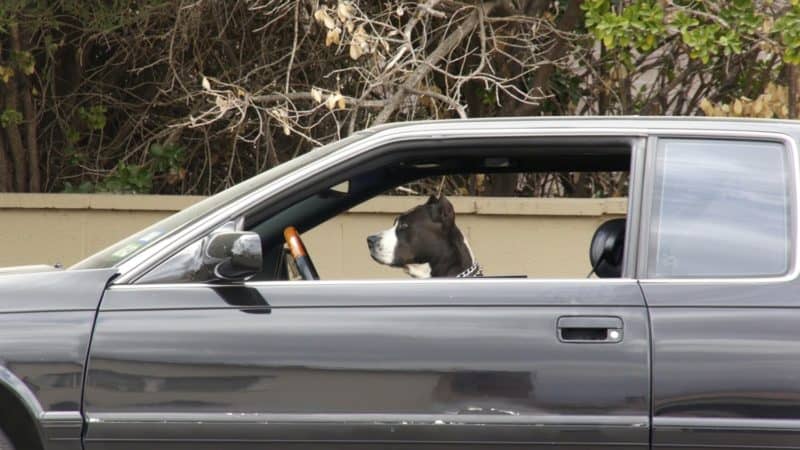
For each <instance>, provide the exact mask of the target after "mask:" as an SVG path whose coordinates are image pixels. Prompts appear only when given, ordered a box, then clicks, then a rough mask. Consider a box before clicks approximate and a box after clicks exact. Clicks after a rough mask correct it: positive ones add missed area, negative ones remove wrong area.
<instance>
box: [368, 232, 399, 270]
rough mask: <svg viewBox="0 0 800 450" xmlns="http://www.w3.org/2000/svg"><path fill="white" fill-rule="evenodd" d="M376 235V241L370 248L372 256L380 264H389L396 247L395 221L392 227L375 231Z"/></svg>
mask: <svg viewBox="0 0 800 450" xmlns="http://www.w3.org/2000/svg"><path fill="white" fill-rule="evenodd" d="M377 236H378V241H377V243H376V244H375V247H373V249H372V257H373V258H375V260H376V261H378V262H379V263H381V264H386V265H391V264H392V263H393V262H394V254H395V248H396V247H397V222H395V224H394V225H393V226H392V228H389V229H388V230H383V231H381V232H380V233H377Z"/></svg>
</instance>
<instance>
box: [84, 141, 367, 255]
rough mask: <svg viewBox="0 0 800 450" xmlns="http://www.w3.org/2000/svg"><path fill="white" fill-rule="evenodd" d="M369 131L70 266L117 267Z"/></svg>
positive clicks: (282, 166) (285, 165) (248, 182)
mask: <svg viewBox="0 0 800 450" xmlns="http://www.w3.org/2000/svg"><path fill="white" fill-rule="evenodd" d="M369 135H371V133H370V132H359V133H357V134H354V135H352V136H350V137H348V138H346V139H342V140H340V141H336V142H333V143H331V144H328V145H325V146H322V147H319V148H317V149H315V150H312V151H310V152H308V153H306V154H304V155H302V156H300V157H297V158H294V159H292V160H290V161H287V162H285V163H283V164H280V165H278V166H275V167H273V168H272V169H269V170H267V171H266V172H263V173H261V174H259V175H256V176H254V177H253V178H250V179H249V180H246V181H244V182H242V183H239V184H237V185H235V186H233V187H231V188H229V189H226V190H224V191H222V192H220V193H218V194H216V195H214V196H211V197H209V198H207V199H205V200H203V201H201V202H199V203H196V204H194V205H192V206H190V207H188V208H186V209H184V210H182V211H180V212H178V213H176V214H173V215H171V216H169V217H167V218H166V219H163V220H161V221H159V222H157V223H155V224H154V225H151V226H149V227H147V228H145V229H144V230H142V231H140V232H138V233H135V234H133V235H131V236H129V237H127V238H125V239H123V240H121V241H119V242H117V243H116V244H114V245H112V246H110V247H108V248H106V249H104V250H101V251H100V252H98V253H95V254H94V255H92V256H90V257H88V258H86V259H84V260H83V261H80V262H78V263H76V264H75V265H73V266H71V267H70V269H98V268H106V267H113V266H115V265H117V264H119V263H121V262H123V261H124V260H126V259H128V258H130V257H132V256H133V255H135V254H137V253H139V252H140V251H142V250H144V249H145V248H146V247H148V246H150V245H151V244H153V243H155V242H157V241H159V240H160V239H161V238H163V237H165V236H167V235H168V234H169V233H172V232H173V231H176V230H178V229H180V228H182V227H184V226H185V225H188V224H190V223H192V222H194V221H195V220H197V219H199V218H201V217H203V216H205V215H206V214H208V213H209V212H211V211H213V210H215V209H218V208H220V207H222V206H224V205H227V204H228V203H231V202H233V201H234V200H236V199H238V198H239V197H242V196H244V195H246V194H249V193H250V192H253V191H255V190H256V189H258V188H260V187H261V186H264V185H266V184H268V183H270V182H272V181H274V180H277V179H278V178H280V177H282V176H284V175H286V174H288V173H289V172H292V171H294V170H297V169H299V168H300V167H302V166H304V165H306V164H308V163H310V162H312V161H315V160H317V159H319V158H322V157H324V156H327V155H329V154H331V153H333V152H335V151H337V150H339V149H341V148H342V147H345V146H347V145H350V144H352V143H353V142H356V141H359V140H361V139H363V138H365V137H367V136H369Z"/></svg>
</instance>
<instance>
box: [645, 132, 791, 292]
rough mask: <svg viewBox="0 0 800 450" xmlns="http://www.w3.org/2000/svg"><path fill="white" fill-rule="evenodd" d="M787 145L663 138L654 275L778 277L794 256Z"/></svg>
mask: <svg viewBox="0 0 800 450" xmlns="http://www.w3.org/2000/svg"><path fill="white" fill-rule="evenodd" d="M789 167H790V165H789V162H788V155H787V152H786V150H785V149H784V147H783V145H781V144H778V143H771V142H754V141H730V140H698V139H663V140H660V143H659V145H658V148H657V172H656V179H655V189H654V197H653V216H652V222H651V230H650V233H651V246H650V248H649V256H648V259H649V262H648V272H649V276H651V277H655V278H671V277H755V276H775V275H781V274H784V273H786V272H787V271H788V269H789V261H790V259H789V258H790V253H791V252H790V237H789V236H790V229H791V223H790V217H791V216H790V210H789V205H790V189H789V187H790V178H789V170H788V168H789Z"/></svg>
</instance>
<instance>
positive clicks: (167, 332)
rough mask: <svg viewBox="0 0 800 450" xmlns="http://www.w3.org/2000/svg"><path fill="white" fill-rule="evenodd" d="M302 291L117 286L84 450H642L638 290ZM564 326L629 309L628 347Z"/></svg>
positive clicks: (645, 402) (555, 286)
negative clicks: (295, 448)
mask: <svg viewBox="0 0 800 450" xmlns="http://www.w3.org/2000/svg"><path fill="white" fill-rule="evenodd" d="M298 286H299V285H298ZM304 286H305V289H296V288H293V286H290V285H289V284H288V283H287V284H284V285H281V284H280V283H278V284H276V285H274V286H273V285H271V284H269V283H263V284H262V285H260V286H257V287H256V288H247V287H238V288H236V287H228V288H211V287H203V286H200V287H191V286H186V287H170V288H168V289H162V288H159V287H157V286H151V287H144V286H142V287H140V288H135V289H131V288H128V289H126V288H120V289H112V290H110V291H109V292H108V293H107V294H106V297H105V299H104V301H103V305H102V307H101V311H100V315H99V318H98V321H97V327H96V331H95V337H94V341H93V344H92V356H91V361H90V365H89V374H88V379H87V391H86V398H85V400H86V412H87V414H88V417H89V420H90V422H89V425H88V434H87V437H86V445H87V450H91V449H95V448H101V447H102V448H115V449H116V448H120V449H122V448H133V447H132V445H133V444H131V442H132V441H135V440H137V439H143V437H142V436H141V430H142V429H144V428H147V429H148V430H149V431H148V434H147V438H146V439H147V440H148V442H150V443H152V444H156V443H157V445H158V447H159V448H163V449H171V448H173V447H172V445H173V444H175V445H176V446H175V447H174V448H180V446H178V445H177V444H178V443H180V442H188V441H190V440H192V439H196V438H198V436H205V437H207V438H209V439H216V440H218V441H219V442H221V443H223V442H224V443H225V445H228V444H236V445H237V446H236V447H233V448H272V447H270V446H269V445H273V446H279V445H283V444H285V443H298V442H303V443H305V444H306V445H307V447H306V448H320V449H323V448H330V445H332V444H345V443H352V444H355V443H361V444H364V445H365V447H364V448H382V445H384V444H386V443H391V444H394V445H396V446H399V447H397V448H408V447H410V446H411V445H412V444H414V443H420V444H421V443H427V444H434V443H436V444H441V445H442V446H443V447H441V448H451V447H452V448H455V447H457V446H458V445H464V444H473V446H472V448H487V449H488V448H496V446H497V445H500V444H509V445H511V444H519V445H522V444H528V445H540V446H545V447H548V448H549V447H553V448H554V446H555V445H556V443H557V444H558V445H562V444H568V443H569V444H574V445H578V446H579V447H578V448H580V446H584V447H586V448H589V447H592V446H609V447H619V446H631V447H633V448H642V449H644V448H647V445H648V439H649V431H648V411H649V407H650V404H649V398H648V391H649V377H648V364H649V355H648V352H649V346H648V331H647V320H646V314H645V309H644V305H643V302H642V298H641V292H640V290H639V288H638V286H637V285H636V283H635V282H633V281H627V282H624V281H611V282H602V281H596V282H565V283H550V282H535V281H524V280H508V281H500V280H472V281H470V282H453V281H450V282H439V281H433V282H428V283H425V282H403V281H398V282H381V283H378V285H371V284H370V283H358V282H356V283H347V282H339V283H318V284H314V283H306V284H304ZM295 287H296V286H295ZM259 295H260V297H261V298H262V299H263V301H264V302H266V303H267V304H262V306H260V307H259V306H256V305H257V301H255V300H254V299H256V298H257V297H258V296H259ZM158 302H160V303H161V305H158V304H157V303H158ZM232 305H239V306H238V307H237V306H232ZM243 308H246V309H243ZM561 316H613V317H618V318H619V319H621V321H622V322H623V324H624V325H623V327H624V330H625V337H624V340H623V341H622V342H620V343H611V344H603V345H598V344H594V343H586V344H574V343H564V342H560V341H559V340H558V336H557V329H556V322H557V320H558V318H559V317H561ZM165 342H168V343H169V345H165ZM142 414H144V415H145V416H144V417H143V416H142ZM159 417H160V418H161V419H162V420H158V418H159ZM165 418H167V420H163V419H165ZM145 419H149V420H145ZM209 422H210V423H213V424H214V425H213V426H210V427H208V426H204V425H206V424H208V423H209ZM145 423H146V425H145ZM366 444H371V445H366ZM265 445H267V447H264V446H265Z"/></svg>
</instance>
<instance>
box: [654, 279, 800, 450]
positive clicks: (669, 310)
mask: <svg viewBox="0 0 800 450" xmlns="http://www.w3.org/2000/svg"><path fill="white" fill-rule="evenodd" d="M642 284H643V290H644V293H645V295H646V297H647V301H648V304H649V306H650V317H651V323H652V332H653V408H654V416H653V429H654V432H653V444H654V448H657V449H666V448H677V447H679V446H683V447H681V448H690V449H694V448H697V449H700V448H731V447H733V446H736V447H737V448H752V449H757V448H758V449H760V448H768V447H776V448H787V449H789V448H791V449H798V448H800V439H799V438H800V375H798V374H800V327H798V324H800V309H798V308H797V306H798V301H799V300H800V299H798V295H797V294H796V292H797V285H796V283H777V282H776V283H774V284H771V283H767V284H764V283H753V284H745V285H740V286H720V285H719V284H710V283H699V284H696V285H677V284H674V283H670V284H655V283H647V282H643V283H642ZM762 299H763V303H762ZM766 305H769V306H766ZM687 446H688V447H687Z"/></svg>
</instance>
